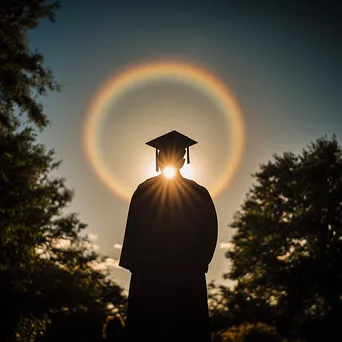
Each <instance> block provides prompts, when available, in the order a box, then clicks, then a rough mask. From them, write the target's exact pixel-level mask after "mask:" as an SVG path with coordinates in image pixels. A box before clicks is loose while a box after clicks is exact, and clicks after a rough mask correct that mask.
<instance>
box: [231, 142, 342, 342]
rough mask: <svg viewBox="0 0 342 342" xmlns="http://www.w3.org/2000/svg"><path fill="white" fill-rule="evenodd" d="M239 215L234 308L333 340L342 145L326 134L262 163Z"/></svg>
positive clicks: (292, 331)
mask: <svg viewBox="0 0 342 342" xmlns="http://www.w3.org/2000/svg"><path fill="white" fill-rule="evenodd" d="M254 178H255V184H254V185H253V186H252V188H251V189H250V190H249V192H248V194H247V197H246V199H245V201H244V203H243V205H242V207H241V209H240V210H239V211H238V212H237V213H236V214H235V216H234V220H233V222H232V225H231V226H232V227H233V228H234V229H235V230H236V233H235V234H234V237H233V239H232V243H233V248H232V249H230V250H229V251H228V252H227V255H226V256H227V257H228V258H229V259H230V260H231V261H232V268H231V270H230V271H229V273H228V274H226V277H229V278H230V279H232V280H234V281H235V282H236V286H235V288H234V290H233V291H232V292H230V295H229V299H228V301H229V303H228V304H227V305H228V309H229V311H230V314H231V315H233V316H234V317H235V318H234V319H235V323H237V322H240V323H243V322H252V323H253V322H257V321H262V322H265V323H268V324H270V325H274V326H275V327H276V328H277V330H278V331H279V332H281V334H282V335H283V336H285V337H288V338H293V339H295V338H302V339H304V340H306V341H323V340H326V341H328V340H334V339H335V337H336V336H339V335H340V326H339V325H340V317H342V316H341V314H342V306H341V298H342V297H341V295H342V293H341V289H342V253H341V248H342V148H341V146H340V145H339V144H338V142H337V140H336V138H335V137H333V138H331V139H328V138H321V139H318V140H317V141H315V142H314V143H312V144H310V145H309V146H307V147H305V148H304V149H303V151H302V153H301V154H299V155H295V154H293V153H284V154H283V155H281V156H279V155H275V156H274V158H273V160H272V161H270V162H268V163H267V164H264V165H261V167H260V171H259V172H257V173H256V174H255V175H254Z"/></svg>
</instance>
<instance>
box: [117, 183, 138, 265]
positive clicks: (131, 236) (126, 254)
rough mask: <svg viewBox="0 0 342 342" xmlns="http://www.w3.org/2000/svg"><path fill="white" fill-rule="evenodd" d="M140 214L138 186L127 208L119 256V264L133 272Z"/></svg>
mask: <svg viewBox="0 0 342 342" xmlns="http://www.w3.org/2000/svg"><path fill="white" fill-rule="evenodd" d="M140 216H141V208H140V201H139V188H138V189H137V190H136V191H135V192H134V194H133V196H132V199H131V203H130V206H129V210H128V216H127V222H126V230H125V236H124V240H123V244H122V250H121V256H120V262H119V266H121V267H123V268H126V269H127V270H129V271H131V272H133V269H134V268H135V267H136V263H137V261H136V258H137V255H139V253H138V247H139V237H138V236H137V235H138V233H139V231H140V229H139V222H140Z"/></svg>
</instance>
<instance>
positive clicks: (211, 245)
mask: <svg viewBox="0 0 342 342" xmlns="http://www.w3.org/2000/svg"><path fill="white" fill-rule="evenodd" d="M203 198H204V201H203V203H204V205H203V208H202V209H203V221H202V223H203V225H202V233H203V235H202V251H201V254H202V257H203V259H202V260H203V263H204V265H205V268H206V271H207V270H208V266H209V263H210V262H211V260H212V258H213V256H214V252H215V248H216V244H217V236H218V221H217V214H216V210H215V206H214V203H213V200H212V198H211V196H210V194H209V192H208V190H207V189H205V188H204V191H203Z"/></svg>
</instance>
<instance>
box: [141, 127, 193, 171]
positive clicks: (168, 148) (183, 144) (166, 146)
mask: <svg viewBox="0 0 342 342" xmlns="http://www.w3.org/2000/svg"><path fill="white" fill-rule="evenodd" d="M195 144H197V141H195V140H192V139H190V138H189V137H187V136H186V135H184V134H182V133H179V132H177V131H171V132H169V133H166V134H164V135H162V136H160V137H158V138H155V139H153V140H151V141H148V142H147V143H146V145H149V146H151V147H154V148H155V149H156V171H157V172H158V171H159V165H158V157H159V151H162V152H172V151H176V150H180V149H183V150H185V149H186V156H187V163H188V164H189V163H190V154H189V147H190V146H192V145H195Z"/></svg>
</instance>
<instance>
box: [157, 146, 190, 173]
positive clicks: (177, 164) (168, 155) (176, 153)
mask: <svg viewBox="0 0 342 342" xmlns="http://www.w3.org/2000/svg"><path fill="white" fill-rule="evenodd" d="M184 155H185V148H173V149H171V148H170V149H165V150H161V151H160V152H159V155H158V166H159V167H160V169H161V170H162V171H163V169H165V168H166V167H169V166H172V167H174V168H175V169H176V170H177V171H179V170H180V169H181V168H182V167H183V165H184V162H185V159H184Z"/></svg>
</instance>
